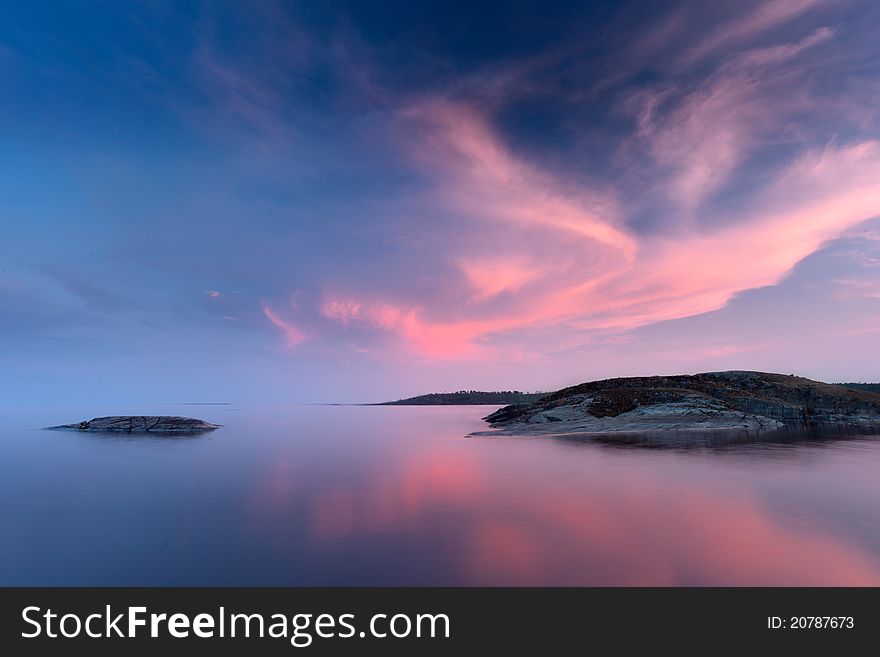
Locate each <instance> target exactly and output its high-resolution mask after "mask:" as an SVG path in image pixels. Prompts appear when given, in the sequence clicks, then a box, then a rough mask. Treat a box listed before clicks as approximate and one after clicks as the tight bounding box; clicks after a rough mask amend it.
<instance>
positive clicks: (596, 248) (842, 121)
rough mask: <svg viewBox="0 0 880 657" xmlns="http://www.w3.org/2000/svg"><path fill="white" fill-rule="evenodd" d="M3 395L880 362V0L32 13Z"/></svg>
mask: <svg viewBox="0 0 880 657" xmlns="http://www.w3.org/2000/svg"><path fill="white" fill-rule="evenodd" d="M0 94H2V102H0V372H2V377H0V396H2V402H0V403H3V404H13V405H16V404H17V405H34V404H46V403H61V402H64V403H71V404H73V403H85V402H88V403H117V402H166V401H168V402H173V401H229V402H252V403H259V402H263V403H285V402H370V401H381V400H384V399H394V398H399V397H404V396H409V395H414V394H420V393H424V392H430V391H444V390H450V391H451V390H458V389H520V390H552V389H556V388H559V387H562V386H565V385H571V384H574V383H578V382H581V381H586V380H592V379H598V378H607V377H613V376H633V375H652V374H675V373H693V372H700V371H712V370H726V369H754V370H764V371H777V372H783V373H796V374H800V375H804V376H808V377H810V378H815V379H820V380H826V381H869V380H872V381H877V380H880V359H878V358H877V355H878V353H880V131H878V128H880V5H878V4H877V3H876V2H872V0H866V1H858V0H853V1H847V0H824V1H823V0H771V1H767V2H744V1H741V0H737V1H728V2H724V1H719V2H712V3H706V2H702V1H685V2H595V3H587V2H574V3H567V2H554V3H547V2H512V1H510V0H507V1H505V2H496V3H489V2H468V3H454V2H418V3H414V2H392V1H385V2H382V3H364V2H333V1H326V2H320V3H318V2H305V1H304V2H269V1H258V2H243V1H241V2H203V3H200V2H158V1H153V2H126V3H117V2H54V1H53V2H42V1H39V0H37V1H33V0H31V1H28V2H23V1H22V2H12V3H7V4H5V5H4V11H3V12H2V13H0Z"/></svg>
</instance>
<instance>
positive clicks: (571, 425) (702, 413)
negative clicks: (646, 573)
mask: <svg viewBox="0 0 880 657" xmlns="http://www.w3.org/2000/svg"><path fill="white" fill-rule="evenodd" d="M484 419H485V420H486V421H487V422H489V423H490V424H491V425H492V426H493V427H495V428H496V431H493V432H482V433H492V434H498V433H501V434H508V435H524V434H525V435H529V434H545V435H551V434H552V435H564V434H595V435H604V434H646V433H658V432H674V433H683V432H731V431H739V432H770V431H776V430H780V429H785V428H791V429H803V428H807V427H816V426H837V427H840V426H844V427H848V428H852V429H871V428H880V394H878V393H876V392H872V391H869V390H863V389H862V390H860V389H853V388H845V387H843V386H839V385H833V384H828V383H821V382H819V381H812V380H810V379H805V378H803V377H799V376H794V375H785V374H770V373H765V372H746V371H730V372H707V373H704V374H694V375H680V376H649V377H631V378H619V379H606V380H603V381H592V382H589V383H582V384H580V385H576V386H573V387H570V388H564V389H562V390H559V391H557V392H554V393H552V394H549V395H546V396H545V397H543V398H542V399H540V400H538V401H536V402H533V403H528V404H513V405H510V406H505V407H504V408H501V409H499V410H497V411H495V412H494V413H492V414H491V415H488V416H487V417H485V418H484Z"/></svg>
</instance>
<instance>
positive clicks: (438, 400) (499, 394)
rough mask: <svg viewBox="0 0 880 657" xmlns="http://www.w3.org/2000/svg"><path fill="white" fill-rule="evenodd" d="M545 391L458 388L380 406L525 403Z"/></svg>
mask: <svg viewBox="0 0 880 657" xmlns="http://www.w3.org/2000/svg"><path fill="white" fill-rule="evenodd" d="M546 394H547V393H546V392H521V391H520V390H494V391H491V392H485V391H482V390H459V391H458V392H432V393H430V394H428V395H419V396H418V397H410V398H408V399H398V400H397V401H391V402H384V403H383V404H380V406H455V405H459V406H466V405H468V404H474V405H476V404H487V405H488V404H527V403H530V402H533V401H538V400H539V399H540V398H541V397H544V396H545V395H546Z"/></svg>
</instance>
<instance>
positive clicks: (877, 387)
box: [835, 383, 880, 393]
mask: <svg viewBox="0 0 880 657" xmlns="http://www.w3.org/2000/svg"><path fill="white" fill-rule="evenodd" d="M835 385H838V386H841V387H843V388H849V389H850V390H868V391H870V392H878V393H880V383H837V384H835Z"/></svg>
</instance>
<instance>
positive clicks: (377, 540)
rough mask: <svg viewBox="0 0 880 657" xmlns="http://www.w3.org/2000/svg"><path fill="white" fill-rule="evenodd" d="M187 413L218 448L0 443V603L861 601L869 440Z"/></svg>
mask: <svg viewBox="0 0 880 657" xmlns="http://www.w3.org/2000/svg"><path fill="white" fill-rule="evenodd" d="M209 412H210V413H211V414H212V416H211V417H206V418H205V419H207V420H210V421H216V422H219V423H222V424H224V425H226V426H225V427H224V428H223V429H221V430H218V431H217V432H214V433H213V434H210V435H209V436H207V437H202V438H199V439H198V440H192V439H184V440H176V439H171V440H167V439H166V440H156V439H153V438H152V437H151V438H148V439H143V440H142V439H133V438H131V437H129V438H126V439H124V440H106V439H101V438H97V437H95V436H91V435H83V434H79V435H65V436H64V440H60V439H58V435H57V434H55V435H54V438H52V439H47V438H45V436H43V437H40V435H39V434H38V433H35V432H30V431H28V430H26V429H25V428H24V426H26V425H24V424H20V426H19V428H17V429H15V430H14V431H11V432H8V433H6V434H4V435H2V436H0V438H2V440H0V450H2V454H0V517H2V519H3V523H4V527H5V529H6V531H5V532H4V535H5V538H4V540H3V541H0V583H4V584H38V583H42V584H77V583H79V584H83V583H92V584H192V585H198V584H209V585H222V584H252V585H261V584H355V585H358V584H377V585H381V584H385V585H393V584H441V585H442V584H502V585H513V584H559V585H566V584H587V585H648V584H651V585H723V584H733V585H760V584H763V585H775V584H795V585H801V584H804V585H807V584H819V585H824V584H829V585H831V584H834V585H880V503H878V500H880V496H878V493H880V484H878V479H877V477H876V476H875V473H876V472H877V467H878V466H880V441H877V440H876V439H872V438H868V437H864V436H861V437H858V438H851V439H847V440H844V441H840V440H834V441H832V440H828V439H827V437H826V438H820V437H814V438H815V439H811V440H808V441H788V442H779V443H773V444H766V443H764V444H756V443H749V444H737V445H730V444H727V445H714V446H703V447H701V448H697V449H666V450H660V449H651V450H645V449H641V448H634V447H632V446H630V447H620V446H619V445H610V444H608V443H601V442H591V443H585V442H583V441H580V442H573V441H571V440H565V439H561V438H556V439H554V438H546V437H542V438H515V437H468V434H469V433H471V432H472V431H474V430H477V429H480V428H482V427H481V423H480V420H479V418H480V417H481V416H483V415H485V409H479V408H405V407H391V408H376V407H353V408H351V407H296V406H290V407H220V408H210V409H207V408H206V410H205V414H206V415H207V414H208V413H209ZM39 424H40V423H39V422H36V423H35V424H34V425H31V426H38V425H39ZM12 464H14V465H12ZM59 545H64V546H65V549H64V550H63V551H59V550H58V548H57V546H59Z"/></svg>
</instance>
